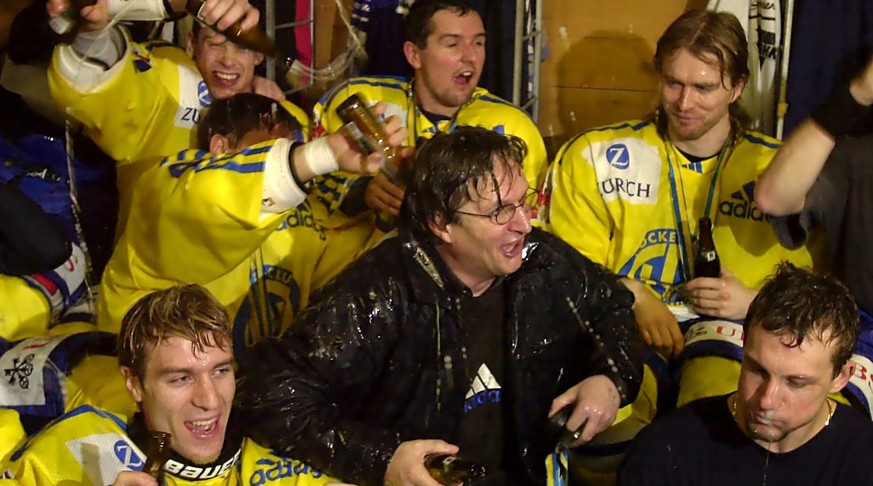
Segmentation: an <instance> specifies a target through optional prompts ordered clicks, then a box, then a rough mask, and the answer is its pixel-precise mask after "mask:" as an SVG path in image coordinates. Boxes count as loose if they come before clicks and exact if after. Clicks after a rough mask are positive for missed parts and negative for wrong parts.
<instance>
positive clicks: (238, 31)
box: [95, 0, 295, 86]
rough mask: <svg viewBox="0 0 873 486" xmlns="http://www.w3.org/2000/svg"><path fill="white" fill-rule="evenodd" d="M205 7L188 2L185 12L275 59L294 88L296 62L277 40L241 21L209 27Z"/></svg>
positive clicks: (199, 0)
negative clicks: (243, 25) (242, 23)
mask: <svg viewBox="0 0 873 486" xmlns="http://www.w3.org/2000/svg"><path fill="white" fill-rule="evenodd" d="M95 1H96V0H95ZM205 5H206V0H188V2H187V3H186V4H185V10H186V11H187V12H188V13H189V14H191V16H193V17H194V19H195V20H197V22H199V23H200V24H201V25H204V26H206V27H209V28H210V29H214V30H216V31H218V32H221V33H222V34H223V35H224V36H225V37H227V38H228V39H230V40H231V41H232V42H233V43H235V44H237V45H239V46H242V47H245V48H246V49H249V50H251V51H255V52H260V53H261V54H263V55H265V56H267V57H269V58H271V59H273V62H275V64H276V68H277V69H279V70H280V71H281V72H283V73H285V77H286V79H287V81H288V83H289V84H291V85H292V86H293V85H294V84H295V83H294V76H293V75H292V74H291V67H292V66H293V65H294V63H295V60H294V58H293V57H291V56H288V55H286V54H285V53H283V52H282V51H281V50H280V49H279V47H278V46H277V45H276V41H275V40H273V39H271V38H270V37H269V36H268V35H267V34H266V33H265V32H264V31H263V30H261V29H260V28H258V27H253V28H251V29H248V30H243V28H242V25H241V23H240V22H239V21H237V22H234V23H233V25H231V26H230V27H228V28H227V29H225V30H220V29H218V27H216V26H214V25H209V24H207V23H206V21H205V20H203V17H202V16H201V15H200V11H201V10H202V9H203V7H204V6H205Z"/></svg>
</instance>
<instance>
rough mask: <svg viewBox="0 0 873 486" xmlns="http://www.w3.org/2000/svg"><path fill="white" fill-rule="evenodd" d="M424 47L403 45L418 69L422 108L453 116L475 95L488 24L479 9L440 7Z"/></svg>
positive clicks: (433, 18)
mask: <svg viewBox="0 0 873 486" xmlns="http://www.w3.org/2000/svg"><path fill="white" fill-rule="evenodd" d="M431 25H432V27H433V29H432V33H431V34H430V35H429V36H428V37H427V41H426V44H425V46H424V47H419V46H416V45H415V44H413V43H412V42H408V41H407V42H406V43H405V44H404V46H403V50H404V53H405V54H406V60H407V61H408V62H409V64H410V65H411V66H412V68H413V69H414V70H415V94H416V96H417V97H418V101H419V103H421V107H422V109H424V110H425V111H429V112H432V113H437V114H440V115H445V116H452V115H454V114H455V112H457V111H458V109H459V108H460V107H461V106H462V105H463V104H464V103H466V102H467V101H468V100H469V99H470V97H471V96H472V95H473V91H474V90H475V89H476V86H478V85H479V78H480V77H481V76H482V66H483V65H484V64H485V27H484V25H483V24H482V18H481V17H479V14H478V13H476V12H469V13H467V14H466V15H459V14H458V13H456V12H454V11H452V10H440V11H438V12H436V13H435V14H434V15H433V17H432V18H431Z"/></svg>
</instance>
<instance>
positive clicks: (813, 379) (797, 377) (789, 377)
mask: <svg viewBox="0 0 873 486" xmlns="http://www.w3.org/2000/svg"><path fill="white" fill-rule="evenodd" d="M745 359H748V360H749V363H750V364H751V365H752V366H754V367H756V368H759V369H761V370H763V371H765V372H766V373H767V374H768V375H772V373H771V372H770V370H768V369H767V368H765V367H764V365H762V364H761V363H759V362H758V361H757V360H756V359H754V358H752V357H749V356H746V357H745ZM783 378H784V379H786V380H800V381H806V382H809V383H815V382H816V381H818V380H817V379H816V377H814V376H809V375H786V376H784V377H783Z"/></svg>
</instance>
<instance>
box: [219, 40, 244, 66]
mask: <svg viewBox="0 0 873 486" xmlns="http://www.w3.org/2000/svg"><path fill="white" fill-rule="evenodd" d="M238 49H239V48H238V47H237V46H236V44H234V43H233V42H230V41H227V42H225V43H224V45H223V46H222V49H221V55H220V56H218V60H219V62H220V63H221V64H223V65H225V66H230V65H231V64H233V62H234V61H235V60H236V57H237V50H238Z"/></svg>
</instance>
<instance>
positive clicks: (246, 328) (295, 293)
mask: <svg viewBox="0 0 873 486" xmlns="http://www.w3.org/2000/svg"><path fill="white" fill-rule="evenodd" d="M250 281H252V282H253V283H252V285H251V287H249V291H248V293H247V294H246V296H245V298H244V299H243V302H242V305H240V307H239V310H238V311H237V313H236V317H235V318H234V323H233V334H234V336H233V342H234V346H235V348H236V349H237V350H239V349H241V348H243V347H245V346H251V345H252V344H254V343H256V342H258V341H260V340H262V339H264V338H265V337H267V336H278V335H279V334H280V333H281V332H282V331H283V330H284V329H286V328H287V327H288V326H289V325H290V324H291V318H292V317H293V316H294V313H295V312H296V311H297V310H298V308H299V306H300V304H301V302H300V286H299V285H298V283H297V280H295V278H294V274H293V273H292V272H291V270H289V269H287V268H283V267H280V266H278V265H266V264H265V265H263V266H261V267H260V268H257V269H253V270H252V271H251V275H250Z"/></svg>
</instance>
